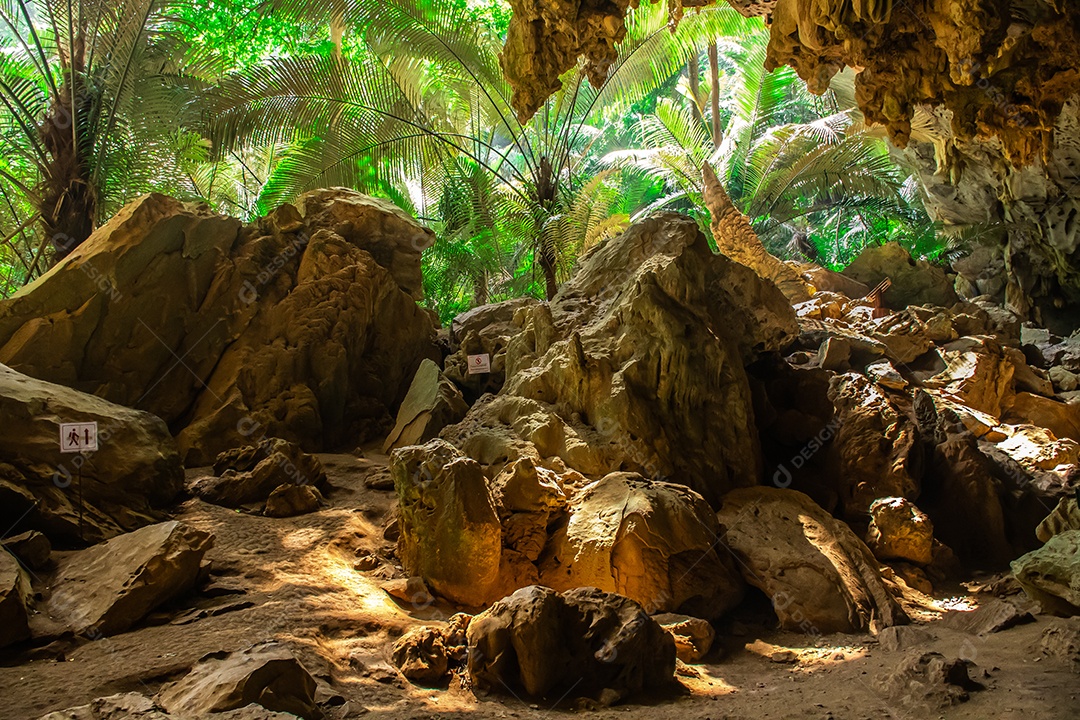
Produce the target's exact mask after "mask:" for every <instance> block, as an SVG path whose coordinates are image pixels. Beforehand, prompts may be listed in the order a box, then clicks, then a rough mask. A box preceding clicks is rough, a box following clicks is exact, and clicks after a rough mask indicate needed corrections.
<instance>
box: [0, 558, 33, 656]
mask: <svg viewBox="0 0 1080 720" xmlns="http://www.w3.org/2000/svg"><path fill="white" fill-rule="evenodd" d="M30 594H31V590H30V578H29V577H28V576H27V575H26V572H24V571H23V569H22V568H21V567H19V562H18V561H17V560H16V559H15V558H14V557H12V556H11V555H10V554H8V552H7V551H5V550H2V549H0V648H4V647H7V646H8V645H11V644H13V643H17V642H21V641H23V640H26V639H28V638H29V637H30V625H29V623H28V614H27V609H26V603H27V599H28V598H29V597H30Z"/></svg>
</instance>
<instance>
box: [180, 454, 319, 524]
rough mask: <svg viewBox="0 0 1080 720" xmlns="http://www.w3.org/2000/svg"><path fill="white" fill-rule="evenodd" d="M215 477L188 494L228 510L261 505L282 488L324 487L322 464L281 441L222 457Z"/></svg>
mask: <svg viewBox="0 0 1080 720" xmlns="http://www.w3.org/2000/svg"><path fill="white" fill-rule="evenodd" d="M214 473H215V475H213V476H205V477H201V478H198V479H196V480H195V481H194V482H192V483H191V485H190V490H191V493H192V494H193V495H196V496H198V497H199V498H201V499H203V500H205V501H206V502H208V503H213V504H215V505H221V506H222V507H229V508H235V507H240V506H241V505H246V504H248V503H261V502H263V501H265V500H267V499H268V498H269V496H270V495H271V493H273V492H274V491H275V490H276V489H277V488H280V487H281V486H283V485H292V486H311V487H313V488H316V489H317V488H319V487H324V488H325V487H327V481H326V471H325V470H324V469H323V466H322V462H320V461H319V459H318V458H317V457H315V456H314V455H309V454H307V453H305V452H304V451H303V450H301V449H300V447H299V446H298V445H296V444H295V443H291V442H288V441H286V440H282V439H280V438H267V439H265V440H262V441H260V442H259V443H258V444H257V445H245V446H243V447H239V448H234V449H232V450H228V451H226V452H223V453H221V454H220V455H218V457H217V460H215V462H214ZM293 492H296V491H293ZM297 499H299V497H298V498H297ZM308 502H310V501H308Z"/></svg>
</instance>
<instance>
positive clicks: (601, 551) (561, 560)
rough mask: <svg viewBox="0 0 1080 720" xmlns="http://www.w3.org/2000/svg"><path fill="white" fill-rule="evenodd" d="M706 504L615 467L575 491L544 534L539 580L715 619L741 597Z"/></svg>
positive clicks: (735, 573) (654, 608)
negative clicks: (561, 517)
mask: <svg viewBox="0 0 1080 720" xmlns="http://www.w3.org/2000/svg"><path fill="white" fill-rule="evenodd" d="M719 537H720V527H719V525H718V524H717V522H716V516H715V515H714V514H713V512H712V510H711V509H710V507H709V505H708V503H706V502H705V501H704V500H703V499H702V498H701V496H700V495H698V494H697V493H695V492H693V491H691V490H689V489H687V488H686V487H684V486H681V485H675V484H672V483H660V482H654V481H649V480H645V479H644V478H642V477H641V476H639V475H635V474H632V473H614V474H612V475H608V476H606V477H604V478H602V479H601V480H598V481H597V482H595V483H593V484H591V485H588V486H587V487H585V488H583V489H582V490H580V491H579V492H578V493H577V494H576V495H575V496H574V497H573V499H572V500H571V503H570V508H569V520H568V521H567V523H566V525H565V526H564V527H562V528H560V529H559V530H558V531H556V532H555V534H554V535H553V536H552V538H551V542H550V545H549V546H548V547H547V549H546V551H545V554H544V558H543V560H542V562H541V564H540V580H541V582H542V583H543V584H544V585H547V586H550V587H553V588H555V589H556V590H569V589H571V588H575V587H598V588H600V589H601V590H606V591H609V592H616V593H619V594H620V595H625V596H626V597H629V598H630V599H632V600H635V601H637V602H638V603H640V604H641V605H642V606H643V607H644V608H645V610H646V611H647V612H656V611H659V610H677V611H679V612H687V613H691V614H695V615H700V616H703V617H707V618H715V617H719V616H720V615H723V614H724V613H725V612H727V611H728V610H730V609H731V608H733V607H734V606H735V605H737V604H738V603H739V601H740V600H742V595H743V583H742V579H741V577H740V576H739V573H738V571H737V570H736V569H735V566H734V563H733V562H732V561H731V557H730V555H729V554H728V553H726V552H724V551H723V550H722V549H720V550H718V549H717V547H716V545H717V539H718V538H719Z"/></svg>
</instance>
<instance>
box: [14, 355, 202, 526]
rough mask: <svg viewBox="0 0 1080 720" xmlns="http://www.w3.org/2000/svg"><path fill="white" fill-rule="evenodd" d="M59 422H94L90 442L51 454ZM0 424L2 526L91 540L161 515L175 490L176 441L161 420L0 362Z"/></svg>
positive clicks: (179, 480) (179, 473) (179, 484)
mask: <svg viewBox="0 0 1080 720" xmlns="http://www.w3.org/2000/svg"><path fill="white" fill-rule="evenodd" d="M63 422H96V423H97V426H98V450H97V451H96V452H93V453H88V454H87V455H86V456H84V455H82V454H79V453H70V454H64V455H61V454H60V423H63ZM0 428H3V429H2V431H0V458H2V459H0V523H4V524H5V526H7V527H15V526H16V523H18V527H20V528H22V527H30V528H34V529H36V530H40V531H41V532H43V533H45V534H46V535H48V536H49V537H50V538H52V539H53V540H55V541H60V542H64V543H79V542H80V541H81V540H80V535H82V537H83V538H85V540H87V541H89V542H95V541H98V540H104V539H106V538H110V537H113V536H114V535H118V534H120V533H122V532H125V531H127V530H135V529H136V528H139V527H142V526H143V525H147V524H149V523H153V522H157V521H159V520H162V519H163V518H164V514H163V510H162V509H163V508H164V507H165V506H167V505H168V504H169V503H171V502H172V501H173V500H174V499H175V498H176V496H177V495H178V494H179V493H180V491H181V490H182V489H183V481H184V470H183V467H182V466H181V464H180V457H179V455H178V454H177V452H176V443H175V442H174V441H173V439H172V437H170V436H169V431H168V428H166V427H165V423H163V422H162V421H161V420H159V419H158V418H156V417H154V416H153V415H151V414H150V413H146V412H140V411H139V410H132V409H130V408H126V407H121V406H119V405H114V404H113V403H110V402H107V401H105V400H102V399H101V398H99V397H95V396H93V395H87V394H85V393H81V392H78V391H76V390H72V389H70V388H66V387H63V386H60V385H53V384H52V383H47V382H42V381H41V380H35V379H34V378H31V377H27V376H26V375H22V374H20V373H17V372H15V371H14V370H11V369H10V368H7V367H5V366H3V365H0ZM80 477H81V479H80ZM80 486H81V495H82V506H83V512H82V518H83V522H82V532H80V522H79V517H80V511H79V507H80V502H79V497H80Z"/></svg>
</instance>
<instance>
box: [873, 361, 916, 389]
mask: <svg viewBox="0 0 1080 720" xmlns="http://www.w3.org/2000/svg"><path fill="white" fill-rule="evenodd" d="M866 376H867V377H868V378H870V379H871V380H873V381H874V382H876V383H877V384H878V385H880V386H881V387H883V388H888V389H889V390H903V389H905V388H906V387H907V385H908V383H907V380H905V379H904V376H903V375H901V374H900V373H899V372H897V370H896V368H895V367H893V364H892V363H891V362H889V361H888V360H878V361H877V362H872V363H870V364H869V365H867V366H866Z"/></svg>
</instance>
